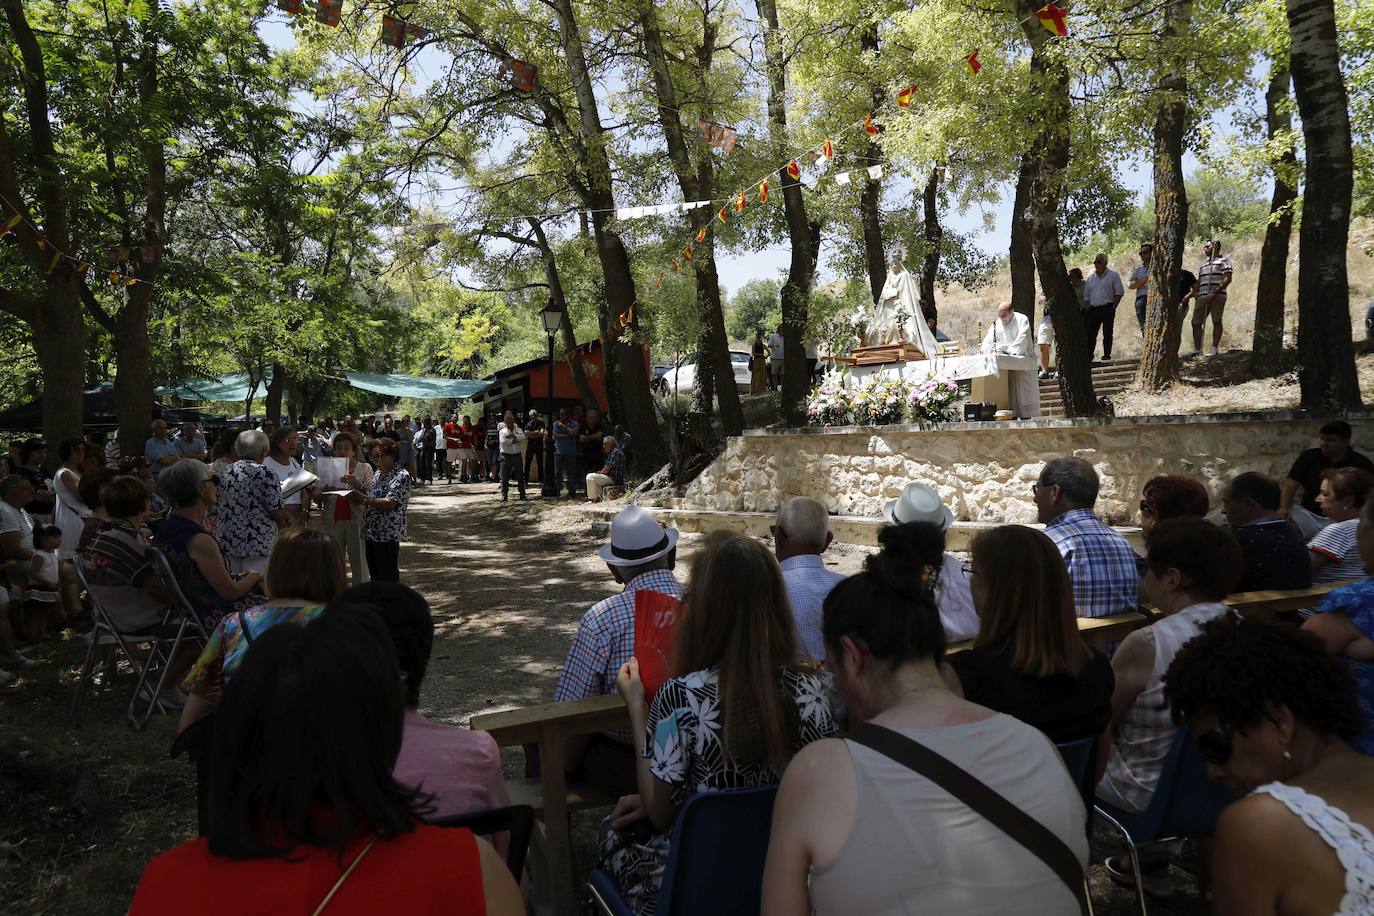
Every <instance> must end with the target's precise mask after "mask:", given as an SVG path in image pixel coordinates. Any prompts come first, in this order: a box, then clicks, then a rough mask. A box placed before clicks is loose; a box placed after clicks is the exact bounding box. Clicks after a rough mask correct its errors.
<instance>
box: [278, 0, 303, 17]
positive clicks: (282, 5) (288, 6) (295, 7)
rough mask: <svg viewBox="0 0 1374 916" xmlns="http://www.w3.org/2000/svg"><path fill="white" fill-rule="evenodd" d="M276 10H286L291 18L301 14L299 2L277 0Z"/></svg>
mask: <svg viewBox="0 0 1374 916" xmlns="http://www.w3.org/2000/svg"><path fill="white" fill-rule="evenodd" d="M277 9H279V10H286V11H287V12H288V13H290V14H291V15H292V16H299V15H300V14H301V0H277Z"/></svg>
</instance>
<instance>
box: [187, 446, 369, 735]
mask: <svg viewBox="0 0 1374 916" xmlns="http://www.w3.org/2000/svg"><path fill="white" fill-rule="evenodd" d="M180 463H181V462H178V464H180ZM265 584H266V586H267V596H268V598H269V599H270V600H268V601H267V602H266V603H264V604H261V605H259V606H258V607H253V608H249V609H247V610H242V611H236V612H234V613H232V614H226V615H225V616H224V617H223V618H222V619H221V620H220V622H219V623H218V624H217V625H216V626H215V629H214V632H212V633H211V634H210V638H209V639H208V640H207V641H206V643H205V649H204V650H203V651H202V652H201V653H200V658H198V659H196V663H195V666H194V667H193V668H192V669H191V672H190V674H188V675H186V683H185V685H184V686H185V688H186V690H187V691H189V692H190V694H191V696H190V698H189V699H188V700H187V701H186V708H185V709H184V710H182V714H181V725H180V727H179V730H181V731H185V730H186V728H187V726H189V725H190V724H191V723H192V722H194V721H195V720H196V719H199V718H200V717H201V716H203V715H205V714H206V713H208V712H210V710H212V709H214V707H215V706H216V704H218V703H219V698H220V694H221V693H223V691H224V685H225V684H226V683H228V682H229V679H230V678H231V677H233V675H234V672H235V670H237V669H238V666H239V664H240V663H242V661H243V655H244V653H245V652H246V651H247V650H248V647H249V646H250V645H252V643H253V642H254V641H255V640H256V639H257V638H258V637H260V636H261V635H262V634H263V632H265V631H266V630H268V629H269V628H271V627H274V626H277V625H278V624H282V623H292V622H294V623H307V622H309V621H311V620H313V619H315V618H316V617H318V616H319V615H320V612H321V611H323V610H324V605H325V604H326V603H327V602H328V601H329V600H330V599H331V598H333V597H334V596H335V595H337V594H338V593H339V592H341V591H343V590H344V587H345V586H346V585H347V584H348V581H347V580H346V579H345V578H344V565H343V552H342V551H340V550H339V545H337V544H335V543H334V541H333V540H332V539H331V538H330V537H329V535H327V534H323V533H321V532H319V531H315V530H313V529H310V528H289V529H287V530H286V531H283V532H282V533H281V536H280V537H278V538H277V542H276V545H275V546H274V547H273V548H272V556H271V565H269V566H268V569H267V581H266V583H265Z"/></svg>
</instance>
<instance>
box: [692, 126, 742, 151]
mask: <svg viewBox="0 0 1374 916" xmlns="http://www.w3.org/2000/svg"><path fill="white" fill-rule="evenodd" d="M697 130H699V131H701V138H702V139H703V140H705V141H706V142H707V143H708V144H710V145H711V146H712V147H714V148H715V149H718V150H722V151H724V152H726V153H729V152H731V151H732V150H734V148H735V131H734V128H732V127H730V126H729V125H728V124H718V123H716V122H715V121H698V122H697Z"/></svg>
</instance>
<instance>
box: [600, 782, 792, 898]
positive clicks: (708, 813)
mask: <svg viewBox="0 0 1374 916" xmlns="http://www.w3.org/2000/svg"><path fill="white" fill-rule="evenodd" d="M777 794H778V787H777V786H765V787H764V788H761V789H732V790H729V791H725V792H706V793H702V794H700V795H694V796H692V797H691V798H690V799H688V800H687V804H685V805H683V806H682V810H681V811H679V812H678V815H677V823H676V824H674V825H673V838H672V842H671V845H670V846H669V848H668V862H667V864H666V866H665V867H664V869H663V884H662V885H661V886H660V887H659V892H658V914H659V916H698V914H700V916H705V914H710V916H757V914H758V912H759V910H760V909H761V906H762V903H761V900H762V892H763V862H764V859H765V858H767V856H768V833H769V829H770V828H771V827H772V823H773V799H774V798H775V797H776V796H777ZM587 883H588V888H589V889H590V891H591V895H592V900H593V901H595V902H596V904H597V905H598V906H600V908H601V910H602V912H604V913H607V914H609V916H635V913H634V911H633V910H631V909H630V907H629V905H628V904H626V902H625V898H624V897H623V896H621V893H620V887H619V885H617V884H616V881H615V876H614V875H612V874H611V873H610V872H607V871H603V870H602V869H599V868H598V869H594V870H593V871H592V873H591V875H590V876H589V877H588V882H587Z"/></svg>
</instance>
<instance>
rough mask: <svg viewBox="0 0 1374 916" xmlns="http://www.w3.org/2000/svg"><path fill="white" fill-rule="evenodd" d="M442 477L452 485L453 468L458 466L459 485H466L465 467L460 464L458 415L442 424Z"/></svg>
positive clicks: (461, 452)
mask: <svg viewBox="0 0 1374 916" xmlns="http://www.w3.org/2000/svg"><path fill="white" fill-rule="evenodd" d="M443 434H444V458H445V459H446V460H445V462H444V465H445V467H444V476H445V477H446V478H448V482H449V483H453V466H454V465H458V466H459V467H458V473H459V475H460V476H459V480H458V482H459V483H466V482H467V481H466V479H465V478H466V477H467V467H466V466H465V465H463V464H462V461H463V446H462V441H461V440H462V435H461V430H460V429H459V427H458V415H457V414H454V415H453V416H452V417H450V418H449V421H448V422H447V423H445V424H444V428H443Z"/></svg>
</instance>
